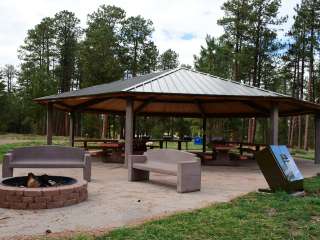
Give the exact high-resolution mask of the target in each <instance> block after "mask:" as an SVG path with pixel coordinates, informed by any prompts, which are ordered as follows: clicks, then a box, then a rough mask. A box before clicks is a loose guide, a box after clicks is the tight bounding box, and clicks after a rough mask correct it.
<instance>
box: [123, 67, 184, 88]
mask: <svg viewBox="0 0 320 240" xmlns="http://www.w3.org/2000/svg"><path fill="white" fill-rule="evenodd" d="M179 70H181V68H180V67H179V68H174V69H172V70H170V71H168V72H165V73H163V74H160V75H158V76H155V77H153V78H151V79H148V80H145V81H144V82H142V83H137V84H135V85H133V86H130V87H128V88H125V89H123V90H122V92H128V91H131V90H133V89H135V88H138V87H140V86H143V85H145V84H148V83H151V82H153V81H155V80H157V79H159V78H162V77H164V76H167V75H169V74H171V73H174V72H177V71H179Z"/></svg>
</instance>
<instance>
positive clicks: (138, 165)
mask: <svg viewBox="0 0 320 240" xmlns="http://www.w3.org/2000/svg"><path fill="white" fill-rule="evenodd" d="M128 163H129V166H128V174H129V176H128V177H129V181H144V180H149V173H150V172H157V173H162V174H168V175H173V176H177V192H180V193H184V192H193V191H199V190H200V188H201V162H200V160H199V159H198V158H197V157H196V156H195V155H194V154H192V153H188V152H183V151H178V150H172V149H150V150H148V151H147V152H145V153H144V154H143V155H130V156H129V162H128Z"/></svg>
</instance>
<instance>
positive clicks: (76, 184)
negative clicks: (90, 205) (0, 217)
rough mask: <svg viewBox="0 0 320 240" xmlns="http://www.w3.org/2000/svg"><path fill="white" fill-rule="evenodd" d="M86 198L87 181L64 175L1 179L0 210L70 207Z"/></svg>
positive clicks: (31, 175) (29, 175)
mask: <svg viewBox="0 0 320 240" xmlns="http://www.w3.org/2000/svg"><path fill="white" fill-rule="evenodd" d="M87 198H88V191H87V182H86V181H84V180H81V181H78V180H76V179H74V178H70V177H63V176H48V175H42V176H35V175H33V174H32V173H29V174H28V176H23V177H12V178H7V179H4V180H3V181H2V182H1V184H0V207H1V208H11V209H47V208H58V207H64V206H70V205H73V204H76V203H80V202H83V201H85V200H86V199H87Z"/></svg>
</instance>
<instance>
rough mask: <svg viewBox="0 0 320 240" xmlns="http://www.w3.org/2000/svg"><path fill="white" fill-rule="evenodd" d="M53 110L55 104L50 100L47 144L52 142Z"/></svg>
mask: <svg viewBox="0 0 320 240" xmlns="http://www.w3.org/2000/svg"><path fill="white" fill-rule="evenodd" d="M52 112H53V106H52V103H50V102H49V103H48V106H47V145H51V144H52Z"/></svg>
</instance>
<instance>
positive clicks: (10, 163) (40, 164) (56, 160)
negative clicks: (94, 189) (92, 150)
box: [2, 146, 91, 181]
mask: <svg viewBox="0 0 320 240" xmlns="http://www.w3.org/2000/svg"><path fill="white" fill-rule="evenodd" d="M14 168H83V178H84V179H85V180H87V181H90V180H91V160H90V154H89V153H86V152H85V150H84V149H81V148H74V147H63V146H36V147H23V148H16V149H14V150H12V151H10V152H8V153H7V154H5V156H4V160H3V163H2V177H3V178H7V177H12V176H13V169H14Z"/></svg>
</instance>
